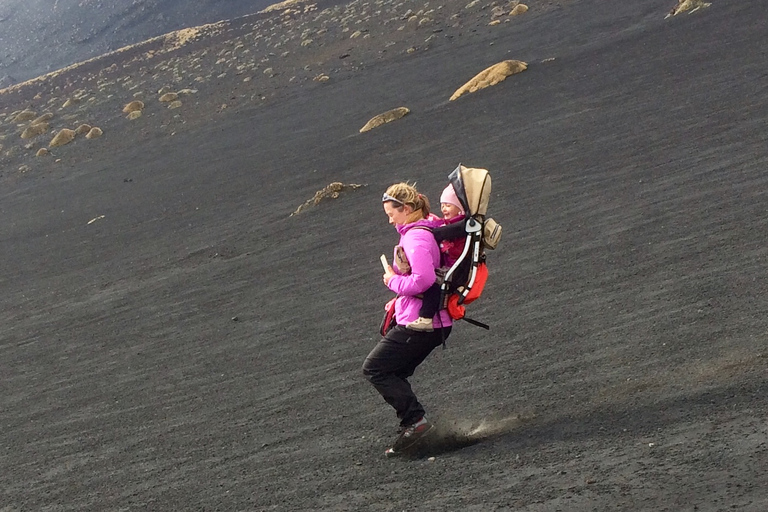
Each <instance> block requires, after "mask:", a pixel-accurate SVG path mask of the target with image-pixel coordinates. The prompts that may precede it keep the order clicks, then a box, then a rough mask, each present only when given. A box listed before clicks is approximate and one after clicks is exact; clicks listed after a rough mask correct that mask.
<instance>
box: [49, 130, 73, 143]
mask: <svg viewBox="0 0 768 512" xmlns="http://www.w3.org/2000/svg"><path fill="white" fill-rule="evenodd" d="M74 139H75V130H70V129H69V128H62V129H61V130H60V131H59V133H57V134H56V135H55V136H54V137H53V140H51V143H50V144H49V145H48V147H51V148H55V147H58V146H64V145H65V144H69V143H70V142H72V141H73V140H74Z"/></svg>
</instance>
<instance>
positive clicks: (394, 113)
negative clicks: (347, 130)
mask: <svg viewBox="0 0 768 512" xmlns="http://www.w3.org/2000/svg"><path fill="white" fill-rule="evenodd" d="M409 112H410V110H409V109H408V108H407V107H397V108H393V109H392V110H388V111H386V112H384V113H381V114H379V115H377V116H374V117H372V118H371V120H370V121H368V122H367V123H365V126H363V127H362V128H360V133H364V132H367V131H369V130H372V129H374V128H376V127H378V126H381V125H383V124H385V123H389V122H391V121H395V120H397V119H400V118H401V117H403V116H405V115H407V114H408V113H409Z"/></svg>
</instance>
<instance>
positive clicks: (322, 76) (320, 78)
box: [312, 73, 331, 82]
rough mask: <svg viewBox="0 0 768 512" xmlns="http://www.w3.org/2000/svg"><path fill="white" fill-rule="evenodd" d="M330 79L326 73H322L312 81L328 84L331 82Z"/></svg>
mask: <svg viewBox="0 0 768 512" xmlns="http://www.w3.org/2000/svg"><path fill="white" fill-rule="evenodd" d="M330 79H331V77H329V76H328V75H326V74H325V73H320V74H319V75H317V76H316V77H315V78H313V79H312V80H314V81H315V82H327V81H328V80H330Z"/></svg>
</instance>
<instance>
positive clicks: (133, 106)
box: [123, 100, 144, 114]
mask: <svg viewBox="0 0 768 512" xmlns="http://www.w3.org/2000/svg"><path fill="white" fill-rule="evenodd" d="M142 110H144V102H143V101H141V100H133V101H132V102H130V103H128V104H127V105H125V106H124V107H123V114H130V113H132V112H141V111H142Z"/></svg>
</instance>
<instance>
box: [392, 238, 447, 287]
mask: <svg viewBox="0 0 768 512" xmlns="http://www.w3.org/2000/svg"><path fill="white" fill-rule="evenodd" d="M400 245H401V246H402V247H403V249H404V250H405V255H406V257H407V258H408V262H409V263H410V264H411V273H410V274H409V275H407V276H403V275H396V276H394V277H393V278H392V279H390V280H389V289H390V290H392V291H393V292H395V293H397V294H399V295H418V294H420V293H423V292H425V291H426V290H427V288H429V287H430V286H432V284H434V282H435V280H436V278H437V276H436V275H435V267H436V265H437V264H438V262H439V261H440V253H439V249H438V247H437V243H436V242H435V237H434V236H432V233H431V232H430V231H428V230H426V229H416V228H414V229H411V230H410V231H408V232H407V233H406V234H405V235H404V236H403V237H402V239H401V240H400Z"/></svg>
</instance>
